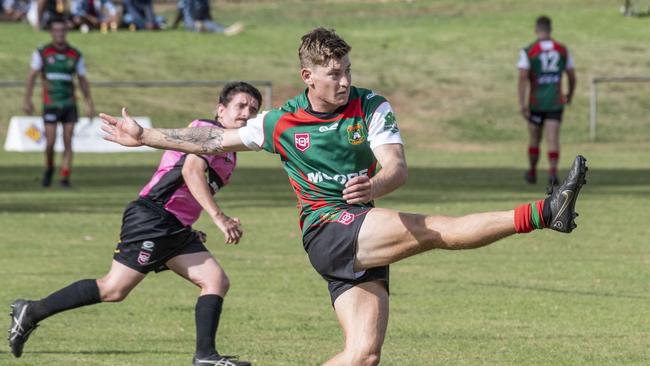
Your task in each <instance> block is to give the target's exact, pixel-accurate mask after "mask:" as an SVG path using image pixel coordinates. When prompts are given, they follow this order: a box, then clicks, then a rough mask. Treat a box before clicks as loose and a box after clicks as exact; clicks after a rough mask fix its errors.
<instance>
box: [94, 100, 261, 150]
mask: <svg viewBox="0 0 650 366" xmlns="http://www.w3.org/2000/svg"><path fill="white" fill-rule="evenodd" d="M99 117H101V119H102V120H103V122H104V124H103V125H102V130H103V131H104V132H106V136H104V138H105V139H106V140H108V141H112V142H116V143H118V144H120V145H124V146H141V145H146V146H151V147H155V148H157V149H163V150H178V151H184V152H188V153H192V154H219V153H222V152H226V151H247V150H250V149H249V148H248V147H246V145H244V143H243V142H242V141H241V138H240V137H239V133H238V132H237V130H236V129H228V130H226V129H223V128H219V127H191V128H181V129H161V128H142V126H140V125H139V124H138V123H137V122H136V121H135V120H134V119H133V118H131V116H129V114H128V112H127V110H126V108H122V119H118V118H116V117H113V116H110V115H107V114H104V113H100V114H99Z"/></svg>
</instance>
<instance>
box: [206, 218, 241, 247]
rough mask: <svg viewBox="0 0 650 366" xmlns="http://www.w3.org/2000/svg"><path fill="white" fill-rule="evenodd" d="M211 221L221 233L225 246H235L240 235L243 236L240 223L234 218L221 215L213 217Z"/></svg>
mask: <svg viewBox="0 0 650 366" xmlns="http://www.w3.org/2000/svg"><path fill="white" fill-rule="evenodd" d="M212 221H213V222H214V223H215V225H217V227H218V228H219V230H221V232H222V233H223V236H224V238H225V240H226V244H237V243H239V240H240V239H241V237H242V235H244V231H243V230H242V227H241V222H240V221H239V219H238V218H236V217H232V218H231V217H228V216H226V215H224V214H223V213H222V214H219V215H216V216H215V217H213V218H212Z"/></svg>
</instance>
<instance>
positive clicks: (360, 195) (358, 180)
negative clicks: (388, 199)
mask: <svg viewBox="0 0 650 366" xmlns="http://www.w3.org/2000/svg"><path fill="white" fill-rule="evenodd" d="M372 196H373V192H372V182H371V181H370V177H368V176H367V175H360V176H358V177H354V178H352V179H350V180H349V181H348V182H347V183H345V189H344V190H343V199H344V200H345V202H347V203H348V204H350V205H354V204H357V203H366V202H370V201H372V199H373V197H372Z"/></svg>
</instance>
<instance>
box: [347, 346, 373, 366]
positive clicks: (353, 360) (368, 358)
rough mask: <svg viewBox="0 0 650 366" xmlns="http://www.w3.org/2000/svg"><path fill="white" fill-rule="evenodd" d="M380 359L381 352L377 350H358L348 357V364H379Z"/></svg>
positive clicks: (358, 365) (361, 365)
mask: <svg viewBox="0 0 650 366" xmlns="http://www.w3.org/2000/svg"><path fill="white" fill-rule="evenodd" d="M379 361H380V353H379V351H375V350H358V351H355V352H353V353H352V354H350V355H349V357H348V362H347V364H349V365H354V366H377V365H379Z"/></svg>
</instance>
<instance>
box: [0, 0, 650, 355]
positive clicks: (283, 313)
mask: <svg viewBox="0 0 650 366" xmlns="http://www.w3.org/2000/svg"><path fill="white" fill-rule="evenodd" d="M544 3H545V5H544V6H541V5H537V4H533V3H532V2H531V3H529V2H524V1H516V0H511V1H507V0H492V1H479V0H475V1H470V0H466V1H452V0H444V1H435V2H425V1H415V2H410V3H407V2H398V1H383V2H381V3H373V2H370V1H356V2H346V1H327V2H324V1H307V2H298V1H286V2H280V1H258V2H249V1H244V2H241V3H230V2H228V3H226V2H217V3H215V15H216V18H217V19H218V20H220V21H222V22H223V23H226V24H229V23H231V22H234V21H236V20H243V21H244V22H245V23H246V24H247V28H246V32H244V33H243V34H242V35H240V36H237V37H234V38H223V37H219V36H214V35H202V34H192V33H186V32H184V31H180V30H179V31H163V32H160V33H146V32H145V33H130V32H120V33H117V34H108V35H102V34H99V33H90V34H87V35H82V34H77V33H72V34H70V35H69V40H70V42H71V43H72V44H73V45H75V46H77V47H79V48H80V49H81V50H82V52H83V53H84V55H85V56H86V59H87V64H88V70H89V79H90V80H91V82H92V81H99V80H104V81H105V80H154V79H155V80H160V79H162V80H178V79H191V80H200V79H248V80H255V79H258V80H259V79H262V80H271V81H272V82H273V83H274V100H273V104H274V106H277V105H279V104H280V103H281V102H282V101H283V100H284V99H286V98H288V97H291V96H293V95H294V94H296V93H298V92H300V91H301V88H302V85H301V81H300V79H299V76H298V69H297V56H296V54H297V46H298V42H299V37H300V36H301V35H302V34H304V33H306V32H307V31H309V30H310V29H311V28H313V27H315V26H318V25H326V26H331V27H335V28H336V29H337V31H338V32H339V33H340V34H341V35H342V36H343V37H345V39H346V40H347V41H348V42H349V43H350V44H351V45H352V47H353V50H352V54H351V60H352V68H353V82H354V84H355V85H359V86H364V87H369V88H372V89H373V90H375V91H376V92H378V93H380V94H383V95H386V96H387V97H388V98H389V99H390V100H391V102H392V104H393V106H394V107H395V109H396V110H397V117H398V122H399V123H400V127H401V128H402V132H403V135H404V139H405V141H406V144H407V145H406V146H407V148H406V151H407V158H408V161H409V166H410V169H409V171H410V175H409V182H408V183H407V185H406V186H405V187H403V188H401V189H400V190H398V191H397V192H395V193H394V194H393V195H391V196H390V197H388V198H386V199H382V200H380V201H379V202H378V204H379V205H381V206H383V207H391V208H395V209H400V210H406V211H414V212H426V213H432V214H451V215H456V214H463V213H469V212H473V211H486V210H493V209H511V208H512V207H514V206H515V205H516V204H518V203H521V202H525V201H531V200H533V199H537V198H539V197H541V195H543V192H544V185H543V184H539V185H537V186H527V185H525V184H524V183H523V179H522V175H523V169H524V168H525V166H526V157H525V155H524V153H525V151H526V131H525V122H523V121H522V119H521V118H520V117H519V116H518V114H517V105H516V100H517V99H516V76H517V71H516V69H515V63H516V61H517V57H518V50H519V48H520V47H522V46H524V45H525V44H528V43H530V42H531V41H532V40H533V39H534V35H533V30H532V25H533V22H534V19H535V17H536V16H537V15H540V14H542V13H543V14H548V15H550V16H551V17H552V18H553V21H554V28H555V31H554V35H555V36H556V37H557V39H559V40H560V41H562V42H565V43H566V44H567V45H568V46H569V48H570V50H571V52H572V53H573V56H574V58H575V63H576V71H577V76H578V90H577V94H576V96H575V100H574V104H573V105H571V106H570V107H569V108H568V109H567V111H566V113H565V123H564V126H563V128H562V134H563V135H562V142H563V150H562V155H561V167H562V168H563V169H562V171H561V173H564V172H565V171H566V168H567V167H568V165H569V164H570V162H571V158H572V156H574V155H575V154H577V153H582V154H584V155H585V156H587V158H588V164H589V165H590V172H589V173H590V175H589V176H588V179H587V180H588V185H587V186H585V188H584V190H583V193H582V196H581V199H580V201H579V203H578V211H579V212H580V214H581V215H580V218H579V219H578V226H579V227H578V229H577V230H576V231H575V232H574V233H573V234H571V235H560V234H557V233H555V232H551V231H546V230H545V231H543V232H537V233H534V234H532V235H527V236H518V237H513V238H509V239H506V240H504V241H503V242H501V243H499V244H497V245H494V246H490V247H487V248H483V249H480V250H475V251H465V252H442V251H438V252H431V253H427V254H425V255H421V256H418V257H416V258H411V259H407V260H404V261H402V262H400V263H397V264H395V265H393V266H392V268H391V294H392V297H391V317H390V323H389V329H388V334H387V339H386V343H385V346H384V348H383V355H382V356H383V358H382V359H383V361H382V364H383V365H621V364H626V365H647V364H649V363H650V306H649V305H648V304H649V303H650V269H649V268H650V248H649V246H648V237H650V229H649V228H648V225H647V222H648V219H650V214H649V212H648V207H650V161H649V159H648V158H649V157H650V147H649V146H650V145H649V144H648V142H647V141H648V139H649V138H650V117H648V113H647V110H648V108H650V98H648V96H649V95H650V85H646V84H638V85H627V84H622V85H606V86H603V87H601V89H600V97H601V99H600V101H601V105H600V108H601V109H600V111H601V115H600V120H599V122H600V123H601V125H599V133H600V135H599V137H600V141H599V142H597V143H591V142H589V140H588V114H587V111H588V96H589V91H588V83H587V81H588V79H589V77H591V76H605V75H617V76H625V75H648V73H649V72H650V71H649V70H650V47H648V45H647V40H648V39H649V38H650V19H648V18H625V17H623V16H621V15H620V13H619V12H618V7H619V6H620V5H621V3H622V1H621V2H617V1H605V0H599V1H591V0H576V1H564V0H551V1H545V2H544ZM168 15H171V13H168ZM48 39H49V36H48V34H47V33H36V32H33V31H32V30H31V29H29V28H28V27H27V26H26V25H24V24H18V25H13V24H6V23H2V24H0V42H1V43H0V44H1V47H0V80H23V79H24V77H25V75H26V73H27V65H28V61H29V56H30V54H31V52H32V50H33V48H34V47H35V46H36V45H38V44H40V43H42V42H45V41H47V40H48ZM92 92H93V95H94V97H95V104H96V108H97V110H98V111H103V112H109V113H118V112H119V108H120V107H121V106H122V105H126V106H128V107H129V108H130V110H131V111H132V113H133V114H135V115H138V114H141V115H148V116H151V117H152V120H153V123H154V125H156V126H161V127H172V126H174V127H176V126H178V127H180V126H184V125H186V124H187V123H188V122H189V121H190V120H191V119H192V118H198V117H200V118H209V117H210V116H211V111H212V108H213V102H214V98H215V96H216V93H217V91H216V90H211V89H208V88H197V89H192V90H186V89H183V90H174V89H169V88H165V89H162V88H161V89H144V90H134V89H115V90H108V89H93V90H92ZM35 94H36V95H35V98H34V102H35V104H36V105H37V106H38V99H37V98H38V96H40V93H39V91H38V90H37V91H36V93H35ZM22 98H23V90H22V89H5V90H2V89H0V138H1V140H2V142H4V137H5V133H6V128H7V123H8V120H9V117H10V116H12V115H20V114H21V103H22ZM545 151H546V149H545V148H544V149H543V152H545ZM159 156H160V154H159V153H145V154H135V153H130V154H113V155H98V154H78V155H76V157H75V166H74V170H73V184H74V185H75V187H74V189H72V190H69V191H64V190H62V189H60V188H58V187H52V188H51V189H48V190H43V189H42V188H41V187H40V186H39V178H40V174H41V170H42V155H41V154H17V153H7V152H4V151H2V152H0V253H1V254H0V310H2V309H4V310H6V311H7V312H8V311H9V306H8V305H9V304H10V303H11V301H13V300H14V299H15V298H17V297H27V298H39V297H42V296H45V295H47V294H48V293H49V292H51V291H53V290H56V289H58V288H60V287H62V286H65V285H67V284H69V283H70V282H73V281H76V280H77V279H81V278H94V277H97V276H101V275H102V274H103V273H105V272H106V271H107V270H108V266H109V265H110V258H111V256H112V251H113V248H114V245H115V242H116V241H117V236H118V233H119V226H120V223H121V212H122V209H123V208H124V206H125V204H126V203H127V202H128V201H129V200H131V199H133V198H135V196H136V194H137V192H138V191H139V189H140V188H141V186H142V185H143V184H144V183H145V182H146V180H147V179H148V178H149V177H150V175H151V174H152V173H153V170H154V168H155V166H156V165H157V163H158V158H159ZM239 161H240V166H239V168H238V170H237V171H236V172H235V175H234V178H233V181H232V184H231V185H230V186H228V187H227V188H226V189H224V190H223V191H222V192H221V193H220V194H219V195H218V197H217V199H218V201H219V203H220V204H221V205H222V207H223V208H224V210H225V211H226V213H228V214H229V215H233V216H237V217H239V218H241V220H242V222H243V223H244V227H245V231H246V232H245V238H244V240H243V242H242V243H241V244H240V245H238V246H236V247H231V246H225V245H224V244H223V240H222V237H221V234H220V233H219V232H218V230H217V229H216V228H214V227H213V226H211V224H210V223H209V221H208V220H207V219H205V218H202V219H201V220H200V221H199V222H198V223H197V224H196V225H195V227H196V228H198V229H201V230H203V231H206V232H208V233H209V241H208V244H209V248H210V249H211V250H212V251H213V253H214V254H215V256H217V258H218V259H219V260H220V262H221V264H223V266H224V267H225V269H226V271H227V272H228V274H229V276H230V279H231V284H232V286H231V291H230V292H229V294H228V296H227V297H226V302H225V309H224V313H223V316H222V321H221V326H220V330H219V335H218V345H219V350H220V351H221V352H222V353H226V354H228V353H234V354H239V355H240V356H242V358H244V359H248V360H251V361H253V362H254V364H255V365H257V366H267V365H318V364H319V362H322V361H324V360H326V359H327V358H328V356H330V355H332V354H334V353H335V352H338V351H339V350H340V349H341V348H342V338H341V336H340V331H339V328H338V324H337V321H336V319H335V316H334V313H333V311H332V310H331V307H330V305H329V303H328V294H327V288H326V284H325V282H324V281H323V280H322V279H320V278H319V277H318V275H317V274H316V273H315V272H314V271H313V270H312V269H311V266H310V265H309V263H308V259H307V256H306V254H305V253H304V251H303V249H302V245H301V242H300V233H299V229H298V225H297V221H298V217H297V210H296V209H295V207H294V206H295V198H294V197H293V194H292V192H291V190H290V188H289V185H288V184H287V179H286V176H285V175H284V173H283V172H282V170H281V168H280V163H279V160H278V159H277V157H275V156H271V155H268V154H265V153H244V154H240V160H239ZM546 166H547V163H546V159H545V155H544V156H543V158H542V159H541V169H542V170H541V175H540V178H542V179H543V178H544V177H545V168H546ZM197 294H198V291H197V290H196V289H195V288H193V286H192V285H190V284H188V283H186V282H185V281H184V280H182V279H180V278H177V277H176V276H174V275H173V274H171V273H163V274H158V275H151V276H150V278H148V279H146V280H145V281H144V282H143V283H142V284H141V285H140V286H139V287H138V288H136V289H135V290H134V292H133V293H132V295H131V296H130V297H129V298H128V299H127V300H126V301H125V302H123V303H120V304H100V305H97V306H93V307H88V308H84V309H80V310H77V311H73V312H68V313H64V314H60V315H59V316H56V317H54V318H51V319H48V320H46V321H44V322H43V323H42V326H41V327H40V328H39V329H38V330H37V331H36V332H35V333H34V334H33V336H32V337H31V339H30V341H29V342H28V343H27V344H26V346H25V354H24V355H23V357H22V358H21V359H18V360H16V359H14V358H13V356H11V354H10V353H9V348H8V347H7V346H6V343H5V345H4V346H0V365H40V364H52V365H66V366H67V365H170V366H171V365H174V366H175V365H189V364H190V362H191V356H192V351H193V348H194V324H193V322H194V315H193V309H194V303H195V297H196V295H197ZM4 310H3V311H4ZM0 320H1V319H0ZM3 324H4V325H3ZM8 325H9V317H6V318H5V319H4V323H2V321H0V326H5V327H8Z"/></svg>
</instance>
